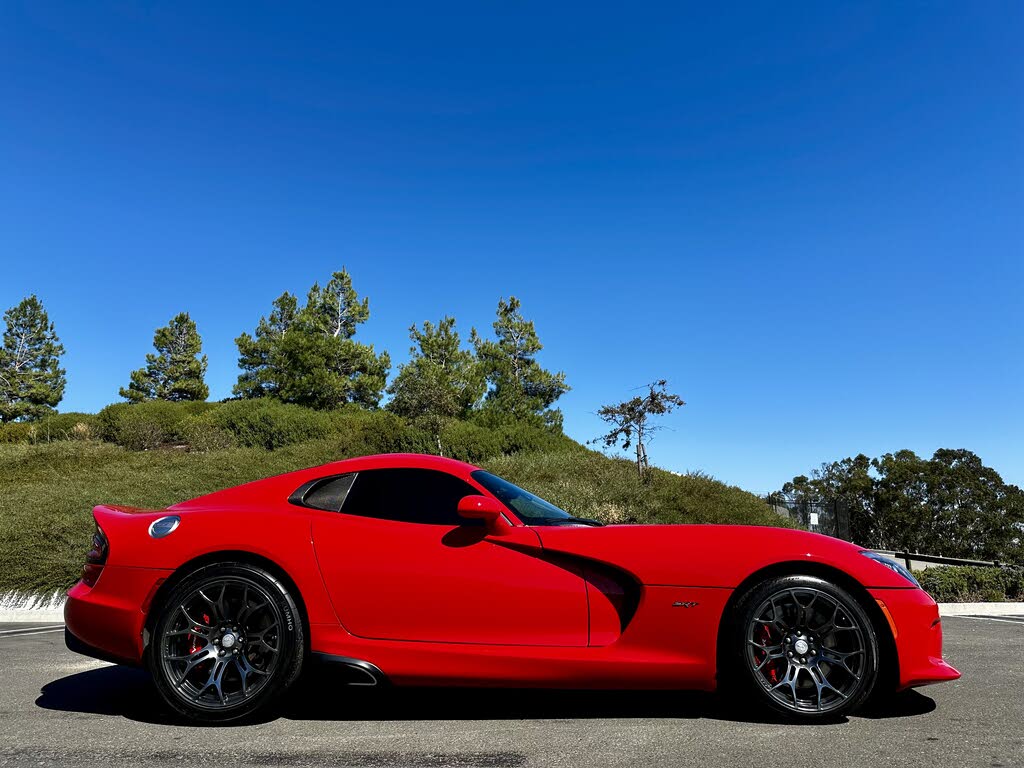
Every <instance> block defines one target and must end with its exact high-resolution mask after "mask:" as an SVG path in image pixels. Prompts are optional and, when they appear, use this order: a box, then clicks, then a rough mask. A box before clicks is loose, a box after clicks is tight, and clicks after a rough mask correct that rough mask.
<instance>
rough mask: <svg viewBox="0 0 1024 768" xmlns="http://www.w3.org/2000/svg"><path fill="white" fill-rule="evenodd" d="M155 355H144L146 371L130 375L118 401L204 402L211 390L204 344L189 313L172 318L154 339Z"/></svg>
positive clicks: (158, 330)
mask: <svg viewBox="0 0 1024 768" xmlns="http://www.w3.org/2000/svg"><path fill="white" fill-rule="evenodd" d="M153 346H154V347H156V354H153V353H149V354H147V355H146V367H145V368H139V369H138V370H137V371H132V376H131V383H130V384H129V385H128V387H127V388H125V387H122V388H121V391H120V394H121V397H123V398H125V399H127V400H130V401H132V402H133V403H139V402H142V401H144V400H174V401H178V400H205V399H206V398H207V397H209V396H210V388H209V387H207V386H206V383H205V382H204V381H203V378H204V377H205V375H206V355H203V356H202V357H198V355H199V354H200V353H201V352H202V351H203V340H202V339H201V338H200V336H199V331H198V330H197V329H196V324H195V322H194V321H193V320H192V318H190V317H189V316H188V312H181V313H180V314H177V315H175V316H174V317H173V318H172V319H171V322H170V323H168V324H167V325H165V326H164V327H163V328H157V329H156V333H155V334H154V336H153Z"/></svg>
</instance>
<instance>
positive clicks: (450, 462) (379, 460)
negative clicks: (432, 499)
mask: <svg viewBox="0 0 1024 768" xmlns="http://www.w3.org/2000/svg"><path fill="white" fill-rule="evenodd" d="M397 467H408V468H413V469H439V470H441V471H443V472H450V473H452V474H457V475H468V474H469V473H470V472H475V471H476V470H478V469H479V467H476V466H474V465H472V464H468V463H466V462H465V461H458V460H456V459H449V458H446V457H444V456H434V455H433V454H429V453H379V454H375V455H373V456H356V457H354V458H351V459H342V460H341V461H332V462H330V463H329V464H324V465H322V466H320V467H312V468H310V470H307V471H312V470H313V469H328V468H329V469H331V470H332V471H343V472H358V471H360V470H366V469H394V468H397Z"/></svg>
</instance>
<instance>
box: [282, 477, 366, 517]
mask: <svg viewBox="0 0 1024 768" xmlns="http://www.w3.org/2000/svg"><path fill="white" fill-rule="evenodd" d="M355 479H356V476H355V473H351V472H350V473H349V474H347V475H332V476H330V477H318V478H317V479H316V480H310V481H309V482H308V483H303V484H302V485H300V486H299V487H298V488H296V489H295V492H294V493H293V494H292V495H291V496H289V497H288V501H290V502H291V503H292V504H298V505H299V506H301V507H312V508H313V509H322V510H325V511H326V512H340V511H341V505H342V504H344V503H345V497H346V496H347V495H348V492H349V490H350V489H351V488H352V481H353V480H355Z"/></svg>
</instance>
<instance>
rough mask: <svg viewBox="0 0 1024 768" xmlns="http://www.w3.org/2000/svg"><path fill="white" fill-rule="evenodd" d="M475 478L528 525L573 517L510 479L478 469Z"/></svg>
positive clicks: (549, 522)
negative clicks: (514, 483) (513, 483)
mask: <svg viewBox="0 0 1024 768" xmlns="http://www.w3.org/2000/svg"><path fill="white" fill-rule="evenodd" d="M473 479H474V480H476V481H477V482H478V483H480V485H482V486H483V487H484V488H486V489H487V490H488V491H490V492H491V493H493V494H494V495H495V496H497V497H498V500H499V501H501V503H502V504H504V505H505V506H506V507H508V508H509V509H511V510H512V511H513V512H515V513H516V514H517V515H519V519H520V520H522V521H523V522H524V523H526V524H527V525H545V524H551V523H552V521H554V522H558V521H560V520H566V519H569V518H571V517H572V515H570V514H569V513H568V512H566V511H565V510H564V509H559V508H558V507H556V506H555V505H554V504H552V503H551V502H549V501H544V499H542V498H541V497H540V496H534V495H533V494H532V493H530V492H529V491H524V490H523V489H522V488H520V487H519V486H518V485H512V483H510V482H509V481H508V480H503V479H501V478H500V477H498V476H497V475H492V474H491V473H490V472H484V471H483V470H482V469H478V470H477V471H476V472H474V473H473Z"/></svg>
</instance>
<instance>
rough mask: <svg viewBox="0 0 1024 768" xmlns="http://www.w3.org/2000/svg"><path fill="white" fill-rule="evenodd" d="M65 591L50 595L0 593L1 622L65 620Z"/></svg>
mask: <svg viewBox="0 0 1024 768" xmlns="http://www.w3.org/2000/svg"><path fill="white" fill-rule="evenodd" d="M65 600H66V598H65V596H64V592H63V591H62V590H57V591H55V592H53V593H52V594H48V595H35V594H31V593H27V592H8V593H6V594H4V595H0V622H22V623H31V622H37V623H39V624H51V623H54V622H62V621H64V601H65Z"/></svg>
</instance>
